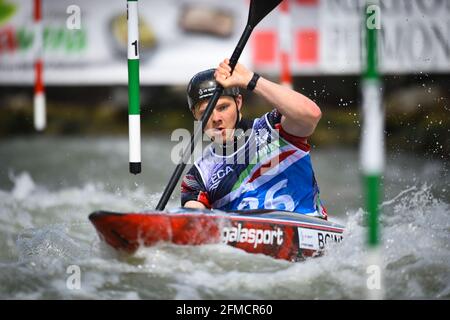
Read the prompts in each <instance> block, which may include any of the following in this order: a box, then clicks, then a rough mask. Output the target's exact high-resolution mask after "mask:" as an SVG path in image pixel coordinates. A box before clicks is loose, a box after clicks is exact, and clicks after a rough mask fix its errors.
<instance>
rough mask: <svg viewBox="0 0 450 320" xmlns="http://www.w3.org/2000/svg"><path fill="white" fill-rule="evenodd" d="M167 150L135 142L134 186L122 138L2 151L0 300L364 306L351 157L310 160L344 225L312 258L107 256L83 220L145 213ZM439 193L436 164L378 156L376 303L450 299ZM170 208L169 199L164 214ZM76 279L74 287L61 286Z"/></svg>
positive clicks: (449, 240)
mask: <svg viewBox="0 0 450 320" xmlns="http://www.w3.org/2000/svg"><path fill="white" fill-rule="evenodd" d="M166 141H167V137H145V138H144V143H143V146H142V150H143V173H142V174H140V175H138V176H132V175H130V174H129V173H128V142H127V140H126V139H121V138H98V139H93V138H89V139H87V138H81V137H80V138H48V137H44V136H41V137H23V138H14V139H8V140H2V141H0V170H1V171H0V298H1V299H110V298H117V299H361V298H363V297H364V296H365V292H366V282H367V277H368V274H367V273H366V271H367V270H366V263H365V257H366V255H365V252H366V249H365V235H366V233H367V228H366V224H365V215H364V211H363V210H362V207H363V202H364V201H363V198H362V196H361V183H360V176H359V172H358V153H357V152H356V151H355V150H352V149H319V150H313V151H312V158H313V164H314V167H315V171H316V178H317V180H318V182H319V185H320V188H321V194H322V198H323V200H324V201H325V204H326V206H327V208H328V212H329V215H330V220H334V221H337V222H340V223H343V224H345V225H346V226H347V230H346V233H345V241H344V242H342V243H341V244H335V245H332V246H330V248H329V249H328V250H327V252H326V254H325V255H324V256H322V257H320V258H315V259H310V260H306V261H304V262H301V263H290V262H286V261H279V260H275V259H272V258H269V257H266V256H261V255H252V254H248V253H245V252H243V251H240V250H238V249H235V248H231V247H228V246H225V245H205V246H199V247H187V246H174V245H169V244H164V243H162V244H159V245H157V246H155V247H152V248H143V249H140V250H139V251H138V252H137V254H136V255H135V256H133V257H125V256H119V255H117V254H116V253H114V252H113V251H112V250H111V249H109V248H108V247H107V246H106V245H105V244H103V243H102V242H101V241H100V240H99V238H98V236H97V234H96V232H95V230H94V228H93V227H92V225H91V224H90V222H89V221H88V219H87V217H88V214H89V213H91V212H93V211H96V210H99V209H103V210H111V211H119V212H126V211H138V210H145V209H152V208H154V207H155V206H156V203H157V201H158V199H159V196H160V195H161V190H162V189H163V188H164V185H165V183H166V182H167V180H168V177H169V176H170V174H171V172H172V170H173V168H174V165H173V164H172V163H171V161H170V152H171V145H170V144H168V143H167V142H166ZM449 189H450V186H449V174H448V167H447V164H446V163H444V162H440V161H437V160H426V159H422V158H420V157H418V156H417V155H413V154H402V153H400V152H398V153H392V154H389V155H388V156H387V164H386V171H385V176H384V190H385V191H384V200H383V204H382V212H383V213H382V217H381V232H382V239H383V245H382V248H383V251H382V252H383V260H382V261H383V262H382V270H383V279H384V280H383V283H384V284H385V286H384V289H385V298H387V299H400V298H406V299H408V298H431V299H436V298H439V299H440V298H443V299H449V298H450V208H449V204H450V192H449ZM178 205H179V196H178V195H176V193H175V194H174V198H173V199H172V200H171V201H170V202H169V205H168V207H176V206H178ZM74 268H75V269H74ZM74 270H76V271H79V274H80V282H79V286H73V283H74V282H71V281H72V280H73V278H71V276H72V274H73V272H74ZM77 274H78V273H77ZM71 279H72V280H71ZM71 284H72V285H71Z"/></svg>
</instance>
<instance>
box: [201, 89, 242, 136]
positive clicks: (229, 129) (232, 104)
mask: <svg viewBox="0 0 450 320" xmlns="http://www.w3.org/2000/svg"><path fill="white" fill-rule="evenodd" d="M235 99H236V101H235ZM235 99H234V98H233V97H227V96H224V97H220V98H219V101H218V102H217V104H216V107H215V108H214V110H213V112H212V114H211V117H210V118H209V121H208V123H207V124H206V127H205V133H206V134H207V135H208V136H209V137H210V138H211V139H212V140H214V141H215V142H217V143H221V142H222V143H223V142H225V141H232V140H233V135H234V126H235V124H236V118H237V117H238V116H239V114H238V113H237V112H236V106H237V109H238V110H239V112H240V110H241V106H242V96H241V95H239V96H238V97H236V98H235ZM236 103H237V104H236ZM207 106H208V100H204V101H202V102H200V103H199V105H198V106H197V107H196V108H195V110H194V117H195V119H196V120H200V119H201V117H202V115H203V113H204V112H205V110H206V107H207Z"/></svg>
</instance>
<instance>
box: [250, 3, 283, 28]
mask: <svg viewBox="0 0 450 320" xmlns="http://www.w3.org/2000/svg"><path fill="white" fill-rule="evenodd" d="M281 1H283V0H251V1H250V10H249V13H248V22H247V24H248V25H250V26H251V27H252V28H254V27H255V26H256V25H257V24H258V23H259V22H260V21H261V20H262V19H264V17H265V16H267V15H268V14H269V13H270V12H271V11H272V10H273V9H275V7H276V6H278V5H279V4H280V3H281ZM284 1H288V0H284Z"/></svg>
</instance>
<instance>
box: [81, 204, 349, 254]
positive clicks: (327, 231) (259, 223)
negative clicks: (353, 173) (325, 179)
mask: <svg viewBox="0 0 450 320" xmlns="http://www.w3.org/2000/svg"><path fill="white" fill-rule="evenodd" d="M89 219H90V220H91V222H92V223H93V224H94V226H95V228H96V229H97V232H98V234H99V235H100V238H101V239H103V240H104V241H105V242H106V243H108V244H109V245H110V246H112V247H113V248H115V249H116V250H119V251H124V252H127V253H130V254H132V253H134V252H135V251H136V250H137V249H138V248H139V247H140V246H152V245H154V244H156V243H158V242H162V241H164V242H171V243H173V244H177V245H202V244H211V243H225V244H227V245H231V246H233V247H236V248H239V249H242V250H245V251H247V252H249V253H262V254H265V255H268V256H271V257H274V258H277V259H285V260H290V261H298V260H302V259H304V258H306V257H312V256H317V255H320V254H321V252H322V251H323V249H324V248H325V247H326V245H327V244H328V243H330V242H340V241H342V238H343V237H342V233H343V232H344V227H343V226H341V225H339V224H336V223H333V222H329V221H326V220H323V219H319V218H315V217H310V216H306V215H302V214H297V213H292V212H284V211H273V210H249V211H241V212H233V213H230V212H223V211H201V210H193V209H186V208H180V209H177V210H175V211H171V212H162V211H155V212H144V213H114V212H106V211H97V212H94V213H92V214H91V215H90V216H89Z"/></svg>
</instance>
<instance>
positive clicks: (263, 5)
mask: <svg viewBox="0 0 450 320" xmlns="http://www.w3.org/2000/svg"><path fill="white" fill-rule="evenodd" d="M281 1H282V0H251V1H250V9H249V13H248V20H247V25H246V27H245V29H244V32H243V33H242V35H241V38H240V39H239V42H238V44H237V45H236V48H235V49H234V52H233V54H232V55H231V58H230V67H231V72H233V70H234V67H235V66H236V64H237V62H238V60H239V57H240V56H241V53H242V51H243V50H244V47H245V44H246V43H247V40H248V39H249V38H250V35H251V33H252V31H253V28H254V27H256V25H257V24H258V23H259V22H260V21H261V20H262V19H263V18H264V17H265V16H266V15H268V14H269V13H270V12H271V11H272V10H273V9H274V8H275V7H276V6H277V5H278V4H279V3H280V2H281ZM223 89H224V88H223V87H222V86H221V85H218V86H217V88H216V90H215V91H214V94H213V96H212V97H211V99H210V100H209V102H208V105H207V107H206V110H205V112H204V113H203V116H202V117H201V119H200V121H201V122H202V126H201V127H200V126H197V127H196V129H195V131H194V134H193V135H192V136H191V141H190V144H189V146H188V147H187V148H186V149H185V150H184V151H183V156H182V159H181V163H179V164H178V165H177V167H176V168H175V171H174V172H173V174H172V177H170V180H169V183H168V184H167V186H166V188H165V189H164V192H163V194H162V196H161V199H160V200H159V202H158V205H157V206H156V210H164V208H165V207H166V204H167V201H169V198H170V196H171V195H172V192H173V189H174V188H175V186H176V185H177V183H178V180H179V179H180V177H181V175H182V173H183V170H184V168H185V167H186V163H187V161H188V159H189V158H190V156H191V154H192V152H193V151H194V147H195V145H196V143H197V141H198V139H199V138H200V137H201V136H202V134H203V131H204V130H205V126H206V124H207V123H208V120H209V118H210V116H211V114H212V111H213V110H214V108H215V107H216V104H217V101H218V100H219V97H220V96H221V94H222V92H223Z"/></svg>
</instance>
